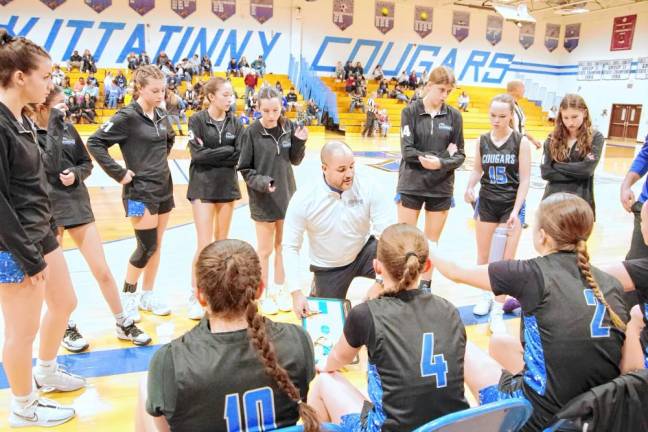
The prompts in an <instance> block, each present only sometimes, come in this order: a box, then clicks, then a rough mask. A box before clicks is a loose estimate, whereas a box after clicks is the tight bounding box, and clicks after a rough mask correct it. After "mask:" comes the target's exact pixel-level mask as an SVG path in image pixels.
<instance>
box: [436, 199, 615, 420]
mask: <svg viewBox="0 0 648 432" xmlns="http://www.w3.org/2000/svg"><path fill="white" fill-rule="evenodd" d="M536 221H537V225H536V227H535V229H534V232H533V243H534V246H535V248H536V250H537V251H538V252H539V253H540V255H541V256H540V257H537V258H533V259H530V260H521V261H510V260H505V261H498V262H494V263H491V264H489V265H488V266H477V267H467V266H463V265H461V264H458V263H452V262H450V261H448V260H445V259H444V258H442V257H441V253H432V254H431V258H432V261H433V262H434V264H435V266H436V268H437V269H438V270H439V271H440V272H441V273H442V274H443V275H444V276H446V277H448V278H449V279H451V280H452V281H455V282H459V283H465V284H468V285H472V286H474V287H477V288H481V289H484V290H492V291H493V293H494V294H496V295H502V294H508V295H511V296H513V297H515V298H517V299H518V300H519V301H520V303H521V305H522V330H521V334H520V339H522V340H524V346H523V345H522V344H521V343H520V340H518V339H516V338H514V337H513V336H510V335H493V336H492V337H491V340H490V347H489V351H490V353H491V355H492V356H493V358H491V357H489V356H488V355H486V354H485V353H483V352H482V351H480V350H479V349H478V348H476V347H474V346H472V345H471V344H468V348H467V349H466V361H465V367H466V382H467V384H468V386H469V387H470V389H471V391H472V392H473V394H474V395H475V398H479V400H480V402H481V403H487V402H493V401H495V400H499V399H507V398H511V397H523V398H526V399H527V400H529V402H531V404H532V405H533V414H532V416H531V419H530V420H529V421H528V422H527V424H526V425H525V426H524V428H523V429H522V430H523V431H540V430H543V429H544V428H545V427H547V426H548V425H549V423H550V421H551V419H552V417H553V416H554V414H556V413H557V412H558V411H560V409H561V408H562V407H563V406H564V405H565V404H566V403H567V402H569V401H570V400H571V399H572V398H573V397H575V396H578V395H580V394H581V393H583V392H585V391H587V390H589V389H591V388H592V387H595V386H597V385H600V384H603V383H606V382H608V381H610V380H612V379H614V378H616V377H617V376H619V374H620V372H621V369H620V365H621V361H622V351H623V350H622V348H623V344H624V339H625V334H624V331H625V329H626V325H625V322H626V321H627V320H628V313H627V311H626V309H625V305H624V303H623V299H622V297H621V286H620V283H619V281H617V280H616V279H614V278H613V277H612V276H610V275H608V274H606V273H604V272H602V271H600V270H598V269H596V268H593V267H592V266H591V265H590V262H589V255H588V253H587V243H586V242H587V239H588V237H589V236H590V233H591V232H592V226H593V223H594V214H593V212H592V208H591V207H590V206H589V204H587V202H585V201H584V200H583V199H582V198H580V197H578V196H576V195H573V194H569V193H564V192H560V193H556V194H553V195H551V196H550V197H548V198H546V199H545V200H544V201H542V203H541V204H540V207H539V209H538V212H537V215H536Z"/></svg>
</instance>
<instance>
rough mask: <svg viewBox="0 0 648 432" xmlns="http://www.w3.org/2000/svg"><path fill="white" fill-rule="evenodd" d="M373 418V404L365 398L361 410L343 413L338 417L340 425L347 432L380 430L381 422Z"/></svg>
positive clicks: (375, 431)
mask: <svg viewBox="0 0 648 432" xmlns="http://www.w3.org/2000/svg"><path fill="white" fill-rule="evenodd" d="M375 420H376V413H375V412H374V406H373V404H372V403H371V402H369V401H367V400H366V401H364V404H363V405H362V412H360V413H353V414H347V415H343V416H342V417H341V418H340V427H341V428H342V429H344V430H345V431H347V432H380V429H381V424H382V423H378V422H376V421H375Z"/></svg>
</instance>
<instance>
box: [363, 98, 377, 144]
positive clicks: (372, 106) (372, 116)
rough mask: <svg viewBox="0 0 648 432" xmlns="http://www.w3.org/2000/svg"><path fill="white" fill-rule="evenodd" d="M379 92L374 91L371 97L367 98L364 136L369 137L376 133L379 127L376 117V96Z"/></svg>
mask: <svg viewBox="0 0 648 432" xmlns="http://www.w3.org/2000/svg"><path fill="white" fill-rule="evenodd" d="M377 96H378V94H377V93H376V92H373V93H372V94H371V96H370V97H369V99H367V109H366V113H367V118H366V119H365V126H364V129H362V137H363V138H365V137H369V136H373V135H374V131H375V130H376V128H377V124H376V121H377V117H376V97H377Z"/></svg>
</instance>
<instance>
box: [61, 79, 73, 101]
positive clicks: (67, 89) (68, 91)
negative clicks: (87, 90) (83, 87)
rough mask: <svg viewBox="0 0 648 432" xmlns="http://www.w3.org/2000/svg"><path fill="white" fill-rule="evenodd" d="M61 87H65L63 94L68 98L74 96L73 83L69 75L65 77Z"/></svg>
mask: <svg viewBox="0 0 648 432" xmlns="http://www.w3.org/2000/svg"><path fill="white" fill-rule="evenodd" d="M61 87H63V94H64V95H65V99H66V100H68V98H69V97H70V96H74V90H72V84H70V77H69V76H66V77H65V78H63V84H61Z"/></svg>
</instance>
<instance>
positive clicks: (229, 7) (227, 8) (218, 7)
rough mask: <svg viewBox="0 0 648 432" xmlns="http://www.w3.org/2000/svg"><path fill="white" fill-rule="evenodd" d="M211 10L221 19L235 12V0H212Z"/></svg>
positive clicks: (227, 17)
mask: <svg viewBox="0 0 648 432" xmlns="http://www.w3.org/2000/svg"><path fill="white" fill-rule="evenodd" d="M212 12H214V14H215V15H216V16H217V17H218V18H220V19H221V20H223V21H227V20H228V19H229V18H230V17H231V16H232V15H234V14H235V13H236V0H212Z"/></svg>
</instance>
